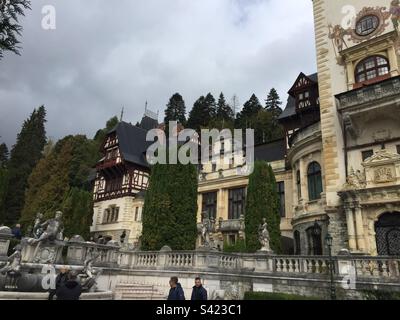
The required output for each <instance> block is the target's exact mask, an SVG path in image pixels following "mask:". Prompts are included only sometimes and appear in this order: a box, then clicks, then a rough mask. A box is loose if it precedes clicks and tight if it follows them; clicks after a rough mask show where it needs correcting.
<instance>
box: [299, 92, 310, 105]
mask: <svg viewBox="0 0 400 320" xmlns="http://www.w3.org/2000/svg"><path fill="white" fill-rule="evenodd" d="M309 106H311V101H310V91H304V92H301V93H299V94H298V96H297V107H298V108H299V109H303V108H306V107H309Z"/></svg>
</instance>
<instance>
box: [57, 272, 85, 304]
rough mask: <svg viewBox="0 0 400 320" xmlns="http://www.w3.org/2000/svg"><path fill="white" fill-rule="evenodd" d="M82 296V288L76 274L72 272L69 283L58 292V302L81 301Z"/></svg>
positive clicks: (69, 275)
mask: <svg viewBox="0 0 400 320" xmlns="http://www.w3.org/2000/svg"><path fill="white" fill-rule="evenodd" d="M81 294H82V286H81V284H80V283H79V282H78V276H77V275H76V273H75V272H70V273H69V274H68V280H67V282H65V283H64V284H63V285H62V286H61V287H59V288H58V289H57V290H56V295H57V300H79V298H80V296H81Z"/></svg>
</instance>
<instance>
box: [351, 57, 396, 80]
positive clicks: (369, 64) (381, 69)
mask: <svg viewBox="0 0 400 320" xmlns="http://www.w3.org/2000/svg"><path fill="white" fill-rule="evenodd" d="M389 70H390V68H389V61H388V60H387V59H386V58H385V57H383V56H372V57H368V58H366V59H364V60H362V61H361V62H359V63H358V65H357V67H356V74H355V76H356V82H357V83H360V82H365V81H370V80H373V79H375V78H378V77H382V76H385V75H387V74H389Z"/></svg>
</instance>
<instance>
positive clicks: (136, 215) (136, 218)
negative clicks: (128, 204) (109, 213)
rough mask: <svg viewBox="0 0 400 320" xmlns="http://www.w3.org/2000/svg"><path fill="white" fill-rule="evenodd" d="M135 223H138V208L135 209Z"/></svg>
mask: <svg viewBox="0 0 400 320" xmlns="http://www.w3.org/2000/svg"><path fill="white" fill-rule="evenodd" d="M135 221H136V222H137V221H139V207H136V208H135Z"/></svg>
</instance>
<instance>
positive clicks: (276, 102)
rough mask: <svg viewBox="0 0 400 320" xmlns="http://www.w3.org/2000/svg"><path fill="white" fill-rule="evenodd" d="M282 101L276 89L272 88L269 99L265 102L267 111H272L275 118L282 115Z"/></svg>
mask: <svg viewBox="0 0 400 320" xmlns="http://www.w3.org/2000/svg"><path fill="white" fill-rule="evenodd" d="M281 105H282V101H281V99H280V97H279V94H278V92H277V91H276V89H275V88H272V89H271V90H270V92H269V93H268V96H267V99H266V100H265V109H267V111H270V112H271V113H272V114H273V115H274V117H275V118H277V117H279V116H280V115H281V113H282V109H281Z"/></svg>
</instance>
